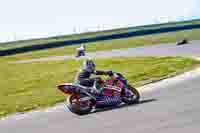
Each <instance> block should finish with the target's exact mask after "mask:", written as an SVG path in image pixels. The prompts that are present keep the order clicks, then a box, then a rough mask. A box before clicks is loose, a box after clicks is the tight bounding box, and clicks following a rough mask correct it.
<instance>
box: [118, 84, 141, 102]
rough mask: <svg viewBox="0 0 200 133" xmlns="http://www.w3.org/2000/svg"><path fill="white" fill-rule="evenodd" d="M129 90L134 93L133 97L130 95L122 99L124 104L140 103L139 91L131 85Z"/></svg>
mask: <svg viewBox="0 0 200 133" xmlns="http://www.w3.org/2000/svg"><path fill="white" fill-rule="evenodd" d="M127 89H128V90H129V91H130V92H131V93H132V95H130V96H124V97H123V98H122V101H123V102H124V103H126V104H135V103H139V100H140V93H139V92H138V90H137V89H136V88H134V87H132V86H131V85H128V88H127Z"/></svg>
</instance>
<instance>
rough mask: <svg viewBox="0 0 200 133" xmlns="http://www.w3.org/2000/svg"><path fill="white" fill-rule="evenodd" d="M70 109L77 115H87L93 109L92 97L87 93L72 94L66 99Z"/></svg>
mask: <svg viewBox="0 0 200 133" xmlns="http://www.w3.org/2000/svg"><path fill="white" fill-rule="evenodd" d="M66 106H67V107H68V109H69V110H70V111H71V112H72V113H75V114H77V115H85V114H88V113H90V111H91V110H92V103H91V100H90V97H88V96H86V95H77V94H72V95H70V96H68V97H67V99H66Z"/></svg>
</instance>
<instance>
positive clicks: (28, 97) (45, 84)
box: [0, 57, 200, 117]
mask: <svg viewBox="0 0 200 133" xmlns="http://www.w3.org/2000/svg"><path fill="white" fill-rule="evenodd" d="M6 62H7V60H6V58H1V59H0V70H1V75H0V117H3V116H6V115H8V114H11V113H15V112H24V111H28V110H32V109H36V108H41V107H47V106H52V105H54V104H56V103H58V102H62V101H63V100H64V96H63V95H62V94H61V93H60V92H59V91H57V90H56V88H55V86H56V85H57V84H58V83H61V82H72V81H73V78H74V76H75V74H76V72H77V70H78V68H79V66H80V65H81V61H75V60H69V61H67V62H66V61H54V62H40V63H30V64H12V65H9V64H7V63H6ZM95 62H96V64H97V68H100V69H105V70H113V71H117V72H121V73H123V74H124V75H125V76H126V77H127V79H128V80H129V82H130V83H131V84H132V85H137V86H138V85H140V84H141V83H142V82H141V81H148V80H155V79H161V78H163V77H166V76H167V75H171V74H174V73H176V74H177V73H180V72H183V71H184V70H188V69H190V68H191V67H192V66H194V65H197V64H200V62H198V61H195V60H192V59H189V58H182V57H161V58H158V57H139V58H130V57H129V58H115V59H97V60H96V61H95Z"/></svg>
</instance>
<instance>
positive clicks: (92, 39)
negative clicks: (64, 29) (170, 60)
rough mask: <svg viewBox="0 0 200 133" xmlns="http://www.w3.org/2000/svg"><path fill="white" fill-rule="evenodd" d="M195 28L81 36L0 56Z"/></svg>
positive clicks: (193, 26) (3, 53)
mask: <svg viewBox="0 0 200 133" xmlns="http://www.w3.org/2000/svg"><path fill="white" fill-rule="evenodd" d="M197 28H200V24H194V25H185V26H176V27H173V26H172V27H164V28H157V29H149V30H139V31H133V32H127V33H119V34H112V35H104V36H96V37H88V38H81V39H75V40H67V41H63V42H54V43H48V44H41V45H33V46H25V47H21V48H13V49H8V50H0V56H6V55H12V54H17V53H25V52H30V51H35V50H41V49H48V48H55V47H62V46H65V45H75V44H80V43H88V42H96V41H104V40H112V39H120V38H128V37H134V36H141V35H149V34H156V33H165V32H174V31H180V30H190V29H197Z"/></svg>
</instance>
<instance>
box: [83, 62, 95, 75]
mask: <svg viewBox="0 0 200 133" xmlns="http://www.w3.org/2000/svg"><path fill="white" fill-rule="evenodd" d="M95 67H96V65H95V63H94V62H93V61H92V60H91V59H86V60H85V61H84V62H83V66H82V70H84V71H87V72H94V71H95Z"/></svg>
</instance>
